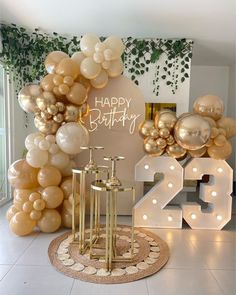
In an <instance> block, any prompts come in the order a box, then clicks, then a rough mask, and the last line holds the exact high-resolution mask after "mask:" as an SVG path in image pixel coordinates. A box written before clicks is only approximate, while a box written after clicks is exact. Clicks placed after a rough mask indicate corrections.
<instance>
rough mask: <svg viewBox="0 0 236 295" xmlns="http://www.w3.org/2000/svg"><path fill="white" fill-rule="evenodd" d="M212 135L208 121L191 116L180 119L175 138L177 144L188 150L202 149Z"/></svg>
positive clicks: (197, 116)
mask: <svg viewBox="0 0 236 295" xmlns="http://www.w3.org/2000/svg"><path fill="white" fill-rule="evenodd" d="M210 135H211V127H210V124H209V123H208V121H206V120H205V119H204V118H203V117H201V116H199V115H197V114H189V115H187V116H185V117H182V118H180V119H178V121H177V123H176V125H175V128H174V136H175V139H176V141H177V143H178V144H179V145H180V146H182V147H183V148H185V149H188V150H198V149H200V148H202V147H203V146H204V145H205V144H206V142H207V141H208V139H209V138H210Z"/></svg>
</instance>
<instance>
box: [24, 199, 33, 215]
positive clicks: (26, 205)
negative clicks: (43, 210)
mask: <svg viewBox="0 0 236 295" xmlns="http://www.w3.org/2000/svg"><path fill="white" fill-rule="evenodd" d="M22 209H23V211H24V212H26V213H30V212H31V211H32V210H33V203H32V202H30V201H27V202H25V203H24V204H23V206H22Z"/></svg>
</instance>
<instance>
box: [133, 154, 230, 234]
mask: <svg viewBox="0 0 236 295" xmlns="http://www.w3.org/2000/svg"><path fill="white" fill-rule="evenodd" d="M157 172H162V173H163V174H164V179H163V180H162V181H161V182H158V183H157V184H156V185H155V186H154V187H153V188H152V189H151V190H150V191H149V192H148V193H147V194H146V195H145V196H144V197H143V198H142V199H141V200H140V201H139V202H138V203H137V204H136V205H135V208H134V220H135V226H144V227H163V228H170V227H171V228H177V227H178V228H181V226H182V212H183V218H184V219H185V220H186V222H187V223H188V224H189V225H190V226H191V228H193V229H222V228H223V227H224V225H225V224H226V223H227V222H228V221H229V220H230V219H231V208H232V197H231V196H230V194H231V193H232V181H233V170H232V168H231V167H230V166H229V165H228V164H227V163H226V162H225V161H222V160H215V159H211V158H195V159H192V160H191V161H190V162H189V163H188V164H187V165H186V167H185V168H184V169H183V167H182V166H180V164H179V163H178V162H177V161H176V160H175V159H174V158H171V157H150V156H145V157H143V158H142V159H141V160H140V161H139V162H138V163H137V164H136V167H135V179H136V181H153V179H154V175H155V173H157ZM183 172H184V176H183ZM204 174H209V175H210V181H209V182H208V183H207V184H203V183H201V184H200V192H199V198H200V199H202V200H203V201H204V202H207V203H208V206H207V209H205V210H202V208H201V205H200V204H198V203H196V202H195V203H192V202H191V203H190V202H189V203H188V202H187V203H183V204H181V207H182V209H181V208H180V207H178V206H166V205H167V204H168V203H169V202H170V201H171V200H172V199H173V198H174V197H175V196H176V194H177V193H179V192H180V191H181V190H182V188H183V179H184V178H185V179H192V180H196V179H202V176H203V175H204Z"/></svg>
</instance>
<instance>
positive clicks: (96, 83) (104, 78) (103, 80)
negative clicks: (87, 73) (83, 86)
mask: <svg viewBox="0 0 236 295" xmlns="http://www.w3.org/2000/svg"><path fill="white" fill-rule="evenodd" d="M90 82H91V85H92V86H93V87H94V88H98V89H100V88H103V87H105V86H106V85H107V83H108V75H107V72H106V71H105V70H101V72H100V73H99V75H98V76H97V77H96V78H95V79H91V80H90Z"/></svg>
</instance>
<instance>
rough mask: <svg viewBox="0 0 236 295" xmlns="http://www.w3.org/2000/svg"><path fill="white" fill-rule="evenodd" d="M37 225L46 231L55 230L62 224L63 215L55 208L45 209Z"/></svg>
mask: <svg viewBox="0 0 236 295" xmlns="http://www.w3.org/2000/svg"><path fill="white" fill-rule="evenodd" d="M37 225H38V227H39V229H40V230H41V231H42V232H44V233H52V232H55V231H56V230H58V228H59V227H60V226H61V215H60V214H59V212H58V211H57V210H55V209H45V210H44V211H43V213H42V217H41V218H40V219H39V220H38V224H37Z"/></svg>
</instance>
